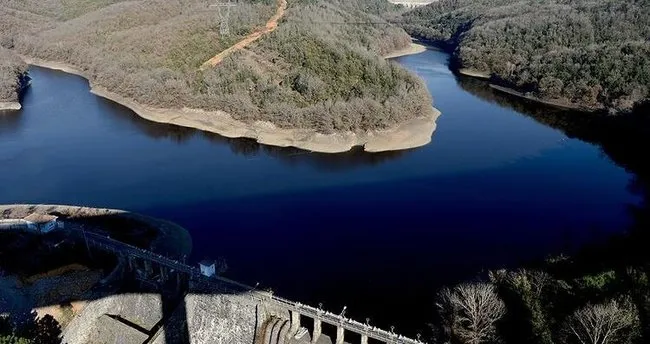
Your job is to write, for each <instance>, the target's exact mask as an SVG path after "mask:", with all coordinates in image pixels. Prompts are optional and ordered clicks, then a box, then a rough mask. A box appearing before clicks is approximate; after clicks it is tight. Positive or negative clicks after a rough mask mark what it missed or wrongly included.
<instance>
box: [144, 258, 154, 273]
mask: <svg viewBox="0 0 650 344" xmlns="http://www.w3.org/2000/svg"><path fill="white" fill-rule="evenodd" d="M144 271H145V272H146V273H147V276H149V275H151V272H152V271H153V270H152V268H151V262H150V261H148V260H145V261H144Z"/></svg>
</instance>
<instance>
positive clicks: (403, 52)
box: [384, 42, 427, 59]
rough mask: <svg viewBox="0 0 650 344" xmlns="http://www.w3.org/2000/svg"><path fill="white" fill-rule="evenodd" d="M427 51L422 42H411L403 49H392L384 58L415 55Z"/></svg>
mask: <svg viewBox="0 0 650 344" xmlns="http://www.w3.org/2000/svg"><path fill="white" fill-rule="evenodd" d="M425 51H427V47H426V46H425V45H423V44H420V43H416V42H412V43H411V45H410V46H408V47H407V48H404V49H400V50H397V51H393V52H391V53H389V54H387V55H384V58H385V59H394V58H396V57H400V56H407V55H415V54H420V53H423V52H425Z"/></svg>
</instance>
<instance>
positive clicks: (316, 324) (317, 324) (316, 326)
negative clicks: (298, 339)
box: [311, 319, 323, 343]
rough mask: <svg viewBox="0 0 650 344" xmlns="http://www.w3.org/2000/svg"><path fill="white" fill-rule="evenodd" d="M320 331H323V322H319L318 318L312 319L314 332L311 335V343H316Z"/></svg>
mask: <svg viewBox="0 0 650 344" xmlns="http://www.w3.org/2000/svg"><path fill="white" fill-rule="evenodd" d="M321 332H323V324H322V323H321V321H320V319H314V333H313V334H312V335H311V342H312V343H316V342H317V341H318V338H320V334H321Z"/></svg>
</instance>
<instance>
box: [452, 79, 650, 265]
mask: <svg viewBox="0 0 650 344" xmlns="http://www.w3.org/2000/svg"><path fill="white" fill-rule="evenodd" d="M457 82H458V85H459V86H460V87H461V88H462V89H463V90H465V91H467V92H469V93H471V94H473V95H475V96H477V97H479V98H481V99H483V100H486V101H489V102H491V103H494V104H497V105H499V106H502V107H505V108H509V109H513V110H515V111H517V112H519V113H521V114H523V115H525V116H528V117H530V118H532V119H534V120H536V121H537V122H539V123H542V124H544V125H546V126H549V127H552V128H555V129H557V130H560V131H562V132H563V133H564V134H565V135H566V136H568V137H569V138H576V139H579V140H582V141H585V142H588V143H591V144H594V145H596V146H597V147H599V148H600V150H601V151H602V152H603V153H604V155H605V156H607V157H608V158H609V159H611V160H612V161H613V162H614V163H616V164H617V165H619V166H621V167H623V168H624V169H626V170H627V171H628V172H630V173H631V174H632V178H631V180H630V181H629V184H628V190H629V191H630V192H631V193H633V194H636V195H639V196H641V198H642V201H641V203H640V204H630V205H628V210H629V212H630V213H631V215H632V216H631V217H632V219H633V223H632V225H631V228H629V229H628V232H629V233H631V234H633V235H632V236H631V237H629V238H634V239H632V240H629V241H626V242H625V243H618V245H622V246H624V247H620V246H619V247H613V248H610V249H611V250H613V251H614V252H615V254H616V255H617V256H618V257H611V256H609V258H610V259H614V260H621V261H622V260H625V259H629V260H631V261H628V263H631V262H632V261H636V262H638V261H639V260H640V261H641V262H644V261H645V260H647V259H648V255H647V253H646V251H647V249H646V246H647V243H648V242H649V241H650V230H649V229H650V164H648V153H649V152H650V116H648V114H650V102H646V103H645V104H642V105H640V106H638V107H637V108H636V109H635V111H634V112H632V113H628V114H622V115H607V114H604V113H584V112H576V111H570V110H566V109H560V108H556V107H552V106H544V105H540V104H539V103H537V102H534V101H531V100H526V99H521V98H519V97H516V96H513V95H510V94H506V93H503V92H499V91H497V90H495V89H493V88H491V87H489V85H488V83H487V82H485V81H482V80H477V79H474V78H469V77H463V76H458V77H457ZM615 240H616V238H615ZM610 253H611V252H610ZM621 253H622V255H624V256H626V257H622V256H621ZM592 258H595V257H592ZM602 259H603V258H602V257H600V259H596V260H598V261H602Z"/></svg>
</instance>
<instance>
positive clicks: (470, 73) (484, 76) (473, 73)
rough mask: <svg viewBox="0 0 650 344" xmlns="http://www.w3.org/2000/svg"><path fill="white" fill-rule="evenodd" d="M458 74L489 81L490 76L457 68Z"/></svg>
mask: <svg viewBox="0 0 650 344" xmlns="http://www.w3.org/2000/svg"><path fill="white" fill-rule="evenodd" d="M458 73H459V74H460V75H464V76H471V77H472V78H477V79H482V80H489V79H490V74H489V73H486V72H480V71H477V70H473V69H469V68H459V69H458Z"/></svg>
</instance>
